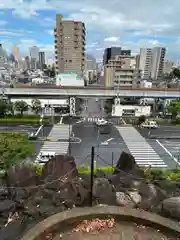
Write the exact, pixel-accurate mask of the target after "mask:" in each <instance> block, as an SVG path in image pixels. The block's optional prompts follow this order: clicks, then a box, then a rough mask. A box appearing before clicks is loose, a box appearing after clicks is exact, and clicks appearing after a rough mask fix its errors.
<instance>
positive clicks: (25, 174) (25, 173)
mask: <svg viewBox="0 0 180 240" xmlns="http://www.w3.org/2000/svg"><path fill="white" fill-rule="evenodd" d="M6 183H8V185H9V186H11V187H12V186H14V187H29V186H35V185H36V184H37V183H38V176H37V173H36V170H35V169H34V168H31V167H29V166H27V165H24V164H22V165H19V166H16V167H12V168H10V169H9V170H8V172H7V175H6Z"/></svg>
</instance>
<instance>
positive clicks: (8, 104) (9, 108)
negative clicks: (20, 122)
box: [7, 102, 14, 115]
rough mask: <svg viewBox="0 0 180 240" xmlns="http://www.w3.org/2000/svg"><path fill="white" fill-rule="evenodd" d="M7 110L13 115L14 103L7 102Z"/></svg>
mask: <svg viewBox="0 0 180 240" xmlns="http://www.w3.org/2000/svg"><path fill="white" fill-rule="evenodd" d="M7 110H8V112H9V113H10V114H11V115H14V104H13V103H12V102H8V103H7Z"/></svg>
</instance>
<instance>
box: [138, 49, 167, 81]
mask: <svg viewBox="0 0 180 240" xmlns="http://www.w3.org/2000/svg"><path fill="white" fill-rule="evenodd" d="M165 53H166V49H165V48H162V47H154V48H141V49H140V61H139V69H140V70H141V77H142V78H143V79H149V78H151V79H153V80H156V79H158V78H160V77H161V76H162V74H163V69H164V58H165Z"/></svg>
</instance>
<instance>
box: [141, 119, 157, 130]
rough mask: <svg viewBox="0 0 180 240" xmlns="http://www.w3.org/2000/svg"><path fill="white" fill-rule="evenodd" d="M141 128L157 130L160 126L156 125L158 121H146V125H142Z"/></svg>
mask: <svg viewBox="0 0 180 240" xmlns="http://www.w3.org/2000/svg"><path fill="white" fill-rule="evenodd" d="M141 127H142V128H151V129H152V128H154V129H156V128H158V125H157V123H156V121H146V122H145V123H142V124H141Z"/></svg>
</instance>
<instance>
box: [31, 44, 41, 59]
mask: <svg viewBox="0 0 180 240" xmlns="http://www.w3.org/2000/svg"><path fill="white" fill-rule="evenodd" d="M30 57H31V58H33V59H36V61H38V59H39V48H38V47H36V46H33V47H31V48H30Z"/></svg>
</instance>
